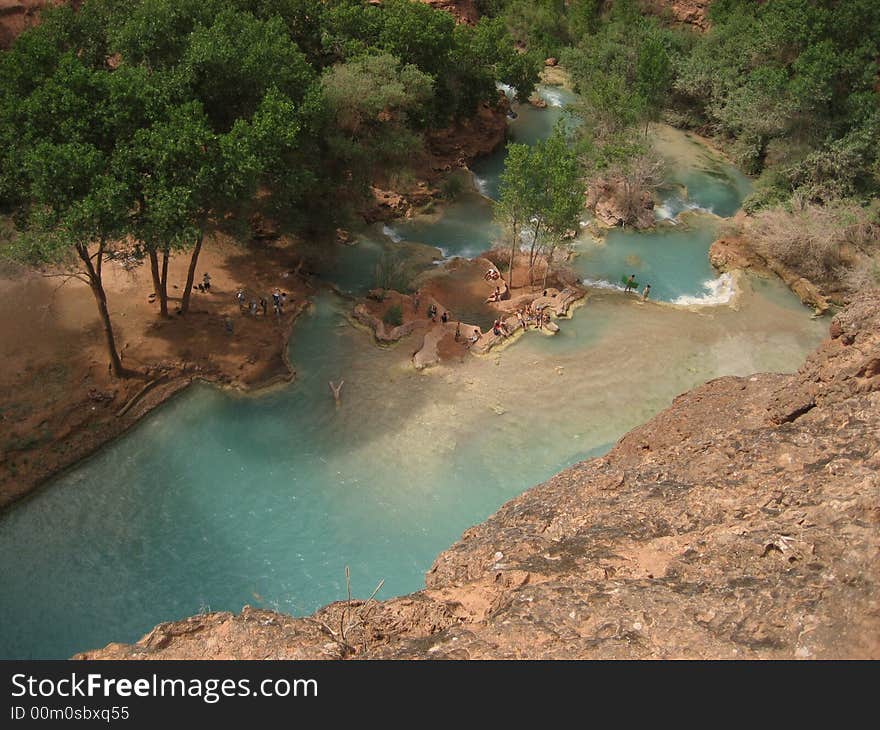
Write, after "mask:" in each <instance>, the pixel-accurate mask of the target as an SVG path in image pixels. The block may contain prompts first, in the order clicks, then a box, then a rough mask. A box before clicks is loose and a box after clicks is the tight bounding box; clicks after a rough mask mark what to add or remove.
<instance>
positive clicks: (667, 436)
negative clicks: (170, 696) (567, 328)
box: [80, 291, 880, 659]
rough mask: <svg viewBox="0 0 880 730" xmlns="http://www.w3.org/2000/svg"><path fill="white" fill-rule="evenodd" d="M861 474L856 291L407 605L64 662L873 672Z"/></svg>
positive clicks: (495, 528)
mask: <svg viewBox="0 0 880 730" xmlns="http://www.w3.org/2000/svg"><path fill="white" fill-rule="evenodd" d="M806 403H808V404H809V407H803V404H806ZM878 474H880V291H873V292H868V293H866V294H864V295H862V296H860V297H859V298H858V299H857V300H856V301H854V302H853V303H852V304H851V305H850V307H848V308H847V310H846V311H844V312H842V313H841V314H840V315H838V316H837V317H835V319H834V320H833V322H832V324H831V337H830V339H829V340H827V341H826V342H825V343H823V345H822V346H821V347H820V348H819V349H818V350H817V351H816V352H815V353H814V354H813V355H812V356H811V357H810V358H809V360H808V361H807V363H806V364H805V365H804V366H803V367H802V368H801V370H800V371H799V372H798V373H796V374H794V375H773V374H761V375H753V376H751V377H746V378H736V377H726V378H719V379H717V380H713V381H711V382H709V383H706V384H705V385H703V386H701V387H699V388H696V389H695V390H692V391H690V392H688V393H685V394H684V395H681V396H679V397H678V398H677V399H676V400H675V401H674V402H673V404H672V406H671V407H670V408H668V409H667V410H665V411H663V412H662V413H660V414H659V415H657V416H656V417H655V418H653V419H652V420H651V421H649V422H648V423H646V424H645V425H644V426H641V427H640V428H637V429H635V430H634V431H631V432H630V433H628V434H627V435H626V436H624V437H623V438H622V439H621V440H620V441H619V442H618V443H617V445H616V446H615V447H614V449H612V451H611V452H609V453H608V455H606V456H605V457H602V458H599V459H592V460H590V461H586V462H583V463H581V464H578V465H577V466H574V467H572V468H570V469H567V470H566V471H564V472H562V473H561V474H559V475H557V476H555V477H553V478H552V479H550V480H549V481H548V482H546V483H544V484H542V485H540V486H537V487H535V488H533V489H531V490H529V491H528V492H526V493H524V494H523V495H521V496H519V497H517V498H516V499H514V500H512V501H510V502H508V503H507V504H505V505H504V506H503V507H502V508H501V509H500V510H499V511H498V512H497V513H496V514H495V515H493V516H492V517H490V518H489V519H488V520H487V521H486V522H484V523H483V524H480V525H478V526H476V527H473V528H471V529H470V530H468V531H466V532H465V533H464V535H463V536H462V538H461V540H459V542H457V543H456V544H455V545H453V546H452V547H451V548H450V549H449V550H446V551H445V552H443V553H442V554H441V555H440V556H439V557H438V558H437V560H436V561H435V563H434V565H433V566H432V568H431V570H430V571H429V573H428V575H427V578H426V584H427V588H426V589H425V590H423V591H420V592H418V593H415V594H412V595H410V596H404V597H402V598H395V599H391V600H388V601H383V602H375V601H373V602H367V603H366V604H365V603H363V602H361V601H355V602H353V603H352V604H350V605H349V604H347V603H345V602H339V603H334V604H331V605H329V606H327V607H325V608H323V609H321V610H320V611H318V612H317V613H315V614H314V615H313V616H310V617H308V618H302V619H294V618H291V617H289V616H284V615H280V614H277V613H274V612H271V611H263V610H256V609H250V608H246V609H245V610H244V611H242V613H241V614H239V615H237V616H236V615H232V614H229V613H214V614H208V615H205V616H197V617H194V618H190V619H186V620H184V621H180V622H176V623H170V624H162V625H161V626H159V627H157V628H156V629H154V630H153V631H152V632H151V633H150V634H148V635H147V636H146V637H144V639H142V640H141V641H140V642H138V643H137V644H134V645H122V644H111V645H109V646H107V647H106V648H105V649H102V650H100V651H94V652H87V653H85V654H82V655H80V658H104V659H116V658H169V659H170V658H193V659H208V658H248V659H251V658H253V659H256V658H273V659H281V658H284V659H286V658H348V657H354V658H367V657H369V658H441V657H443V658H462V659H466V658H471V659H476V658H533V659H542V658H591V659H610V658H627V659H632V658H673V657H681V658H684V657H688V658H878V657H880V590H878V577H880V576H878V564H880V563H878V549H880V501H878V496H880V477H878ZM476 486H478V485H476ZM340 627H342V628H340Z"/></svg>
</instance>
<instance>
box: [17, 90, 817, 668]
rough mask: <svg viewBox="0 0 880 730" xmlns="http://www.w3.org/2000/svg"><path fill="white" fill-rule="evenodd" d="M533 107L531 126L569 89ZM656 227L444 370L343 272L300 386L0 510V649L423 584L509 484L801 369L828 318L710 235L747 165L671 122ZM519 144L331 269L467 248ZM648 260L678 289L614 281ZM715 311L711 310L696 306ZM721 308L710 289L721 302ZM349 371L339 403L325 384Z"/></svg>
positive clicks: (308, 348) (71, 643)
mask: <svg viewBox="0 0 880 730" xmlns="http://www.w3.org/2000/svg"><path fill="white" fill-rule="evenodd" d="M541 94H542V96H544V98H545V99H547V100H548V103H549V104H548V108H547V109H544V110H540V109H536V108H534V107H531V106H529V105H522V106H518V107H517V111H518V117H517V119H516V120H515V121H513V122H511V137H512V138H513V139H516V140H519V141H527V142H528V141H534V140H535V139H539V138H541V137H542V136H545V135H546V134H548V133H549V131H550V129H552V127H553V125H554V124H555V123H556V121H557V120H558V119H560V118H561V117H562V114H563V108H564V104H565V103H567V102H568V101H569V100H570V99H571V97H570V95H569V94H568V93H567V92H565V91H563V90H561V89H557V88H552V87H543V88H542V89H541ZM655 143H656V144H657V146H658V149H659V150H660V151H661V153H663V154H664V155H665V156H666V157H667V158H668V159H669V162H670V170H671V172H670V174H669V182H670V184H669V187H668V189H666V190H665V192H664V196H663V200H662V204H661V205H660V206H658V211H657V217H658V219H661V223H662V224H661V226H660V227H658V229H657V230H656V231H653V232H649V233H637V232H629V231H614V232H612V233H611V234H610V235H608V236H607V237H606V238H605V239H604V240H599V241H597V240H594V239H593V238H592V237H591V236H589V235H587V234H584V235H582V236H580V237H579V238H578V240H577V241H576V243H575V250H576V252H577V254H578V255H577V257H576V258H575V259H574V260H573V263H572V265H573V266H574V267H575V268H576V269H577V271H578V273H579V275H581V276H582V277H583V279H584V280H585V281H592V282H594V283H595V286H596V288H595V290H594V292H593V293H592V295H591V297H590V299H589V300H588V301H587V303H586V304H585V305H584V306H583V307H580V308H578V309H577V310H575V312H574V315H573V317H572V319H570V320H561V321H560V326H561V331H560V332H559V334H557V335H555V336H553V337H548V336H545V335H542V334H540V333H537V332H536V333H530V334H529V335H527V336H526V337H523V338H522V339H521V340H519V341H518V342H517V343H515V345H513V346H512V347H509V348H506V349H504V350H503V351H501V352H498V353H493V354H491V355H489V356H488V357H485V358H469V359H466V360H465V361H463V362H461V363H451V364H447V365H443V366H439V367H435V368H432V369H430V370H428V371H425V372H417V371H415V370H414V369H413V368H412V366H411V364H410V361H409V358H410V355H411V354H412V350H413V349H415V347H414V343H411V342H407V341H404V342H402V343H400V344H398V345H396V346H394V347H390V348H380V347H377V346H376V345H375V344H374V343H373V342H372V340H371V338H370V336H369V334H368V333H366V332H364V331H363V329H360V328H355V327H353V326H351V324H350V323H349V320H348V318H347V317H346V313H347V311H348V310H349V309H350V307H351V303H350V302H349V301H348V300H346V299H345V298H343V297H340V296H338V295H336V294H334V293H332V292H331V291H330V290H325V291H323V292H322V293H321V294H320V295H319V296H317V297H316V299H315V302H314V306H313V307H312V308H311V309H310V311H309V312H308V313H307V314H305V315H303V317H301V319H300V320H299V321H298V322H297V324H296V326H295V331H294V334H293V337H292V338H291V344H290V357H291V360H292V362H293V363H294V364H295V366H296V368H297V376H298V377H297V379H296V381H295V382H294V383H292V384H291V385H289V386H287V387H284V388H279V389H273V390H271V391H269V392H266V393H262V394H257V395H249V396H244V395H239V394H235V393H231V392H226V391H221V390H218V389H216V388H213V387H211V386H208V385H198V386H195V387H192V388H190V389H189V390H187V391H186V392H184V393H183V394H181V395H179V396H178V397H176V398H175V399H173V400H172V401H170V402H169V403H167V404H165V405H164V406H162V407H161V408H159V409H157V410H156V411H154V412H153V413H151V414H150V415H149V416H148V417H147V418H145V419H144V420H143V421H142V422H141V423H140V424H139V425H138V426H136V427H135V428H134V429H132V430H131V431H130V432H128V433H127V434H126V435H124V436H123V437H122V438H120V439H118V440H116V441H114V442H113V443H111V444H108V445H107V446H106V447H105V448H103V449H101V450H100V451H99V452H98V453H97V454H96V455H95V456H93V457H92V458H90V459H87V460H86V461H84V462H82V463H81V464H79V465H77V466H76V467H75V468H73V469H70V470H68V471H67V472H65V473H64V474H62V475H60V476H59V477H57V478H56V479H55V480H54V483H52V484H51V485H48V486H47V487H46V488H44V489H42V490H40V491H39V492H37V493H36V494H35V495H33V496H32V497H31V498H29V499H27V500H25V501H23V502H21V503H19V504H18V505H16V506H15V507H14V508H12V509H11V510H9V511H7V512H6V513H5V514H3V515H2V516H0V616H2V621H0V657H7V658H28V657H41V658H59V657H66V656H69V655H71V654H72V653H74V652H76V651H82V650H85V649H89V648H94V647H98V646H103V645H104V644H106V643H107V642H109V641H125V642H130V641H134V640H136V639H137V638H139V637H140V636H141V635H142V634H143V633H144V632H146V631H147V630H149V629H150V628H152V627H153V626H154V625H155V624H156V623H159V622H162V621H168V620H175V619H179V618H182V617H184V616H188V615H191V614H195V613H198V612H200V611H208V610H211V611H216V610H230V611H238V610H240V609H241V608H242V606H243V605H245V604H250V605H255V606H261V607H268V608H274V609H278V610H280V611H285V612H289V613H293V614H307V613H310V612H311V611H313V610H314V609H316V608H318V607H319V606H321V605H322V604H324V603H327V602H329V601H333V600H338V599H341V598H344V597H345V595H346V584H345V567H346V566H349V567H350V569H351V582H352V589H353V592H354V594H355V595H357V596H366V595H369V594H370V592H372V590H373V588H375V586H376V585H377V584H378V582H379V581H380V580H381V579H384V585H383V587H382V590H381V591H380V593H379V596H378V597H379V598H384V597H388V596H393V595H398V594H403V593H407V592H410V591H414V590H418V589H419V588H420V587H422V586H423V585H424V573H425V571H426V570H427V569H428V568H429V567H430V565H431V562H432V561H433V559H434V557H435V556H436V554H437V553H438V552H439V551H440V550H442V549H443V548H445V547H447V546H448V545H450V544H451V543H452V542H454V541H455V540H456V539H457V538H458V537H459V535H460V534H461V533H462V531H463V530H465V529H466V528H467V527H469V526H471V525H473V524H475V523H477V522H479V521H481V520H483V519H485V518H486V517H487V516H488V515H489V514H491V513H492V512H493V511H494V510H495V509H497V508H498V507H499V506H500V505H501V504H502V503H503V502H504V501H506V500H507V499H509V498H511V497H513V496H515V495H516V494H518V493H520V492H522V491H523V490H524V489H527V488H528V487H530V486H532V485H533V484H536V483H538V482H540V481H542V480H544V479H546V478H548V477H549V476H551V475H552V474H554V473H555V472H557V471H559V470H560V469H562V468H564V467H566V466H568V465H570V464H573V463H575V462H577V461H579V460H582V459H584V458H588V457H590V456H593V455H597V454H601V453H604V452H605V451H607V450H608V448H610V446H611V445H612V444H613V443H614V441H615V440H616V439H617V438H619V437H620V436H621V435H622V434H623V433H625V432H626V431H628V430H629V429H631V428H633V427H634V426H636V425H638V424H640V423H643V422H644V421H646V420H647V419H649V418H650V417H651V416H653V415H654V414H656V413H657V412H658V411H660V410H662V409H663V408H665V407H666V406H668V405H669V403H670V402H671V400H672V398H673V397H674V396H675V395H677V394H679V393H681V392H683V391H685V390H687V389H689V388H691V387H693V386H694V385H697V384H699V383H701V382H704V381H706V380H708V379H711V378H714V377H718V376H721V375H727V374H739V375H744V374H748V373H751V372H755V371H768V370H772V371H786V370H787V371H791V370H793V369H795V368H796V367H797V366H798V365H799V364H800V363H801V362H802V360H803V358H804V357H805V355H806V354H807V353H808V352H809V351H810V350H812V349H813V348H814V347H815V346H816V344H817V343H818V342H819V341H820V340H821V338H822V337H823V335H824V333H825V331H826V327H827V323H826V322H824V321H821V320H814V319H812V318H811V316H810V312H809V310H807V309H805V308H804V307H802V306H801V305H800V303H799V302H798V301H797V300H796V299H795V298H794V297H793V296H792V295H791V294H790V293H789V292H788V291H787V290H786V289H785V288H784V287H783V286H782V285H781V284H780V283H779V282H777V281H770V280H761V279H752V278H744V279H742V280H741V282H740V284H739V289H738V290H737V289H736V287H735V286H734V282H732V281H731V280H728V279H722V278H721V277H718V276H717V275H716V274H715V273H714V272H713V271H712V270H711V267H709V264H708V261H707V257H706V252H707V249H708V246H709V243H710V242H711V240H712V238H713V236H714V235H715V231H716V228H717V226H718V225H719V218H718V216H727V215H731V214H732V213H733V212H735V211H736V210H737V209H738V207H739V203H740V201H741V200H742V197H743V195H744V194H745V193H746V192H747V191H748V187H749V182H748V180H747V179H746V178H745V177H744V176H742V175H741V174H740V173H738V172H737V171H736V170H735V169H733V168H732V167H730V166H729V165H727V164H726V163H724V162H723V161H722V160H720V159H719V158H717V157H715V156H714V155H712V154H711V153H710V152H708V151H707V150H706V149H705V148H704V147H703V146H701V145H699V144H697V143H696V142H694V141H692V140H690V139H688V138H687V137H686V135H684V134H683V133H680V132H676V131H675V130H666V129H660V130H658V132H657V134H656V140H655ZM502 165H503V152H499V153H497V154H495V155H492V156H490V157H489V158H487V159H485V160H482V161H480V162H479V163H477V164H475V166H474V182H475V186H476V190H475V192H473V193H467V194H464V195H462V196H461V197H460V198H459V199H458V200H457V201H456V202H454V203H452V204H450V205H449V206H448V207H446V208H445V209H444V210H443V211H442V212H441V213H439V214H435V215H433V216H428V217H424V218H420V219H415V220H411V221H405V222H399V223H397V224H394V225H390V226H385V227H384V228H382V227H381V226H380V227H374V228H371V229H368V230H367V231H365V232H364V234H363V235H362V237H361V240H360V241H359V243H358V244H357V245H356V246H352V247H345V246H339V247H338V249H337V250H335V251H334V252H333V255H332V256H330V257H328V260H327V265H326V268H325V273H324V276H325V277H326V278H327V279H328V281H332V282H334V283H335V284H336V285H338V286H339V287H340V288H341V289H342V290H344V291H348V292H352V293H363V292H364V291H365V290H366V289H368V288H370V287H371V286H373V273H372V272H373V267H374V266H375V263H376V262H377V261H378V260H379V259H380V258H381V257H382V255H383V252H385V251H388V250H394V251H397V252H398V253H399V254H400V255H403V256H406V257H408V258H409V260H410V262H411V263H412V265H413V271H414V272H415V271H418V270H424V269H430V268H431V267H434V268H436V267H437V265H438V262H437V259H439V258H442V257H444V256H445V257H449V256H454V255H468V256H472V255H475V254H477V253H479V252H480V251H482V250H485V249H486V248H487V247H488V245H489V243H490V242H491V241H492V240H493V238H495V237H496V236H497V235H498V231H497V229H496V228H495V226H494V225H493V223H492V220H491V203H490V201H489V200H488V199H487V198H486V197H484V195H489V196H492V195H497V189H498V188H497V185H498V173H499V172H500V170H501V166H502ZM629 273H635V274H637V277H638V279H639V281H640V283H644V282H647V283H651V284H652V291H653V292H654V294H655V296H656V297H657V298H658V299H660V300H662V301H664V302H667V303H668V304H667V305H664V306H655V305H651V304H648V305H645V304H641V303H640V302H639V301H637V299H636V298H634V297H631V296H629V297H627V296H624V295H623V294H622V293H620V292H619V291H617V288H616V287H617V286H618V285H619V280H620V277H621V276H622V275H624V274H629ZM698 305H702V306H698ZM709 305H711V306H709ZM339 378H344V379H345V381H346V382H345V389H344V398H343V402H342V405H341V407H339V408H336V407H334V404H333V400H332V398H331V397H330V395H329V391H328V390H327V381H328V380H337V379H339Z"/></svg>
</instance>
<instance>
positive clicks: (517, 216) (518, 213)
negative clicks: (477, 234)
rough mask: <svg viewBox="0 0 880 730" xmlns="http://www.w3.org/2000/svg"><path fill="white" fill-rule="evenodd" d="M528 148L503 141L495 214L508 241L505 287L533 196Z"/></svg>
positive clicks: (532, 203)
mask: <svg viewBox="0 0 880 730" xmlns="http://www.w3.org/2000/svg"><path fill="white" fill-rule="evenodd" d="M536 183H537V181H536V180H535V177H534V159H533V156H532V149H531V147H529V146H528V145H525V144H516V143H510V144H508V145H507V157H506V158H505V161H504V171H503V172H502V173H501V180H500V188H499V196H498V202H496V203H495V218H496V220H498V222H499V223H501V224H502V226H503V227H504V229H505V230H506V231H507V235H508V236H509V241H510V265H509V267H508V273H507V288H508V289H513V264H514V259H515V257H516V252H517V250H518V249H519V248H521V246H522V234H523V230H524V227H525V226H526V225H527V224H528V223H529V218H530V215H531V213H532V212H533V210H534V208H535V205H534V201H535V199H536V197H537V191H536Z"/></svg>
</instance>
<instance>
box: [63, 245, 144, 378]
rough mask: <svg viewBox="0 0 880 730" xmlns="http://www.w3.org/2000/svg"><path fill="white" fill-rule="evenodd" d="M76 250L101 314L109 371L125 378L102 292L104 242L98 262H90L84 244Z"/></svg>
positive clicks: (105, 295) (128, 373)
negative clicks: (95, 263)
mask: <svg viewBox="0 0 880 730" xmlns="http://www.w3.org/2000/svg"><path fill="white" fill-rule="evenodd" d="M76 251H77V253H78V254H79V257H80V258H81V259H82V260H83V263H84V264H85V265H86V274H88V277H89V288H91V290H92V294H93V295H94V297H95V302H96V303H97V305H98V313H99V314H100V315H101V324H102V325H103V326H104V337H105V338H106V339H107V354H108V355H110V371H111V372H112V373H113V375H114V376H116V377H117V378H126V377H128V376H129V375H130V374H131V373H130V372H129V371H128V370H126V369H125V368H124V367H123V366H122V360H121V359H120V357H119V351H118V350H117V349H116V337H115V336H114V335H113V324H112V322H111V321H110V310H109V309H107V294H106V293H105V292H104V282H103V279H102V276H101V260H102V258H103V256H104V242H103V241H102V242H101V245H100V248H99V249H98V264H97V266H95V265H93V264H92V260H91V258H89V250H88V248H87V247H86V246H82V245H77V247H76Z"/></svg>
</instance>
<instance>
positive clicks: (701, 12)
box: [644, 0, 712, 30]
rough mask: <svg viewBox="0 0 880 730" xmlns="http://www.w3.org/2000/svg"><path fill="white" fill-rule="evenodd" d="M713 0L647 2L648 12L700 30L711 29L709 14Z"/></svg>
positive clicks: (661, 0) (649, 0)
mask: <svg viewBox="0 0 880 730" xmlns="http://www.w3.org/2000/svg"><path fill="white" fill-rule="evenodd" d="M711 2H712V0H646V2H645V3H644V5H645V7H646V9H647V10H650V11H651V12H653V13H654V14H656V15H660V16H661V17H663V16H666V15H668V16H670V17H671V18H672V19H673V20H675V21H677V22H679V23H684V24H686V25H691V26H693V27H695V28H698V29H699V30H706V29H708V27H709V18H708V16H707V12H708V10H709V5H710V4H711Z"/></svg>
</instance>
